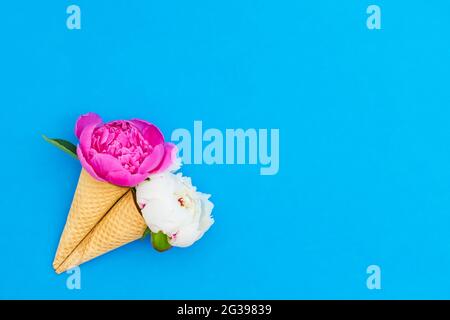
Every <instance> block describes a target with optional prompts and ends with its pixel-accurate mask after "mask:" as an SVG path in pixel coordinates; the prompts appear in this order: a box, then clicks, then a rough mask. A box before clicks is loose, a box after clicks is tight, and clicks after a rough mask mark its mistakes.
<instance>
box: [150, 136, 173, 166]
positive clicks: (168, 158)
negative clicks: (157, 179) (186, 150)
mask: <svg viewBox="0 0 450 320" xmlns="http://www.w3.org/2000/svg"><path fill="white" fill-rule="evenodd" d="M177 153H178V149H177V147H176V146H175V145H174V144H173V143H170V142H166V143H165V144H164V158H163V159H162V161H161V163H160V164H159V166H158V167H157V168H155V169H154V170H153V171H152V172H151V173H152V174H155V173H160V172H164V171H166V170H167V169H169V168H170V167H171V166H172V164H173V163H175V161H176V159H177Z"/></svg>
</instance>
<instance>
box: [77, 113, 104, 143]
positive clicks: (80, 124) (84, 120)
mask: <svg viewBox="0 0 450 320" xmlns="http://www.w3.org/2000/svg"><path fill="white" fill-rule="evenodd" d="M100 123H102V118H100V116H99V115H98V114H96V113H93V112H89V113H86V114H84V115H82V116H80V117H79V118H78V120H77V122H76V123H75V135H76V136H77V138H78V139H80V136H81V133H82V132H83V130H84V129H85V128H86V127H88V126H97V125H99V124H100Z"/></svg>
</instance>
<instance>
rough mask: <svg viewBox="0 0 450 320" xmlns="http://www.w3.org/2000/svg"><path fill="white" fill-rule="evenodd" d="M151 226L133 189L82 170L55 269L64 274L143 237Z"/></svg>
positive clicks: (57, 254) (56, 258) (59, 246)
mask: <svg viewBox="0 0 450 320" xmlns="http://www.w3.org/2000/svg"><path fill="white" fill-rule="evenodd" d="M146 228H147V225H146V224H145V221H144V219H143V218H142V215H141V213H140V212H139V210H138V208H137V207H136V204H135V201H134V196H133V193H132V191H131V189H130V188H123V187H118V186H115V185H112V184H109V183H106V182H100V181H97V180H95V179H94V178H92V177H91V176H90V175H89V174H88V173H87V172H86V171H85V170H84V169H82V171H81V174H80V178H79V180H78V185H77V189H76V191H75V194H74V197H73V201H72V205H71V208H70V212H69V215H68V217H67V221H66V225H65V227H64V231H63V233H62V235H61V239H60V242H59V245H58V250H57V252H56V256H55V260H54V261H53V268H54V269H55V271H56V273H58V274H59V273H62V272H64V271H66V270H68V269H70V268H72V267H75V266H78V265H80V264H82V263H84V262H86V261H89V260H91V259H94V258H96V257H98V256H100V255H102V254H105V253H107V252H109V251H111V250H114V249H116V248H118V247H121V246H123V245H125V244H127V243H129V242H132V241H134V240H137V239H139V238H141V237H142V234H143V233H144V231H145V229H146Z"/></svg>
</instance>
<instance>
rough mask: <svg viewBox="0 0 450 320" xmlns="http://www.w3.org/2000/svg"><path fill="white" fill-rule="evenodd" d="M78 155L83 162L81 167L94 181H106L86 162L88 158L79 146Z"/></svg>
mask: <svg viewBox="0 0 450 320" xmlns="http://www.w3.org/2000/svg"><path fill="white" fill-rule="evenodd" d="M77 155H78V159H79V160H80V162H81V166H82V167H83V168H84V170H86V171H87V172H88V173H89V174H90V175H91V176H92V177H93V178H94V179H96V180H98V181H103V182H104V181H105V180H104V179H102V178H100V177H99V176H98V175H97V173H96V172H95V170H94V168H92V166H91V165H90V164H89V163H88V162H87V161H86V158H85V157H84V155H83V152H82V151H81V148H80V146H79V145H78V146H77Z"/></svg>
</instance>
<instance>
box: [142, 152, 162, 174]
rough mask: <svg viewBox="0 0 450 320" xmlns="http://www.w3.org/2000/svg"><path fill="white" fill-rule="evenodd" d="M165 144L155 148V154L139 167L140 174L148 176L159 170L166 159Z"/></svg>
mask: <svg viewBox="0 0 450 320" xmlns="http://www.w3.org/2000/svg"><path fill="white" fill-rule="evenodd" d="M164 152H165V149H164V144H159V145H157V146H155V148H154V149H153V152H152V153H151V154H150V155H149V156H147V158H145V159H144V161H142V163H141V166H140V167H139V173H140V174H147V176H148V174H149V173H150V172H152V171H153V170H154V169H155V168H157V167H158V166H159V165H160V164H161V162H162V161H163V159H164Z"/></svg>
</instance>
